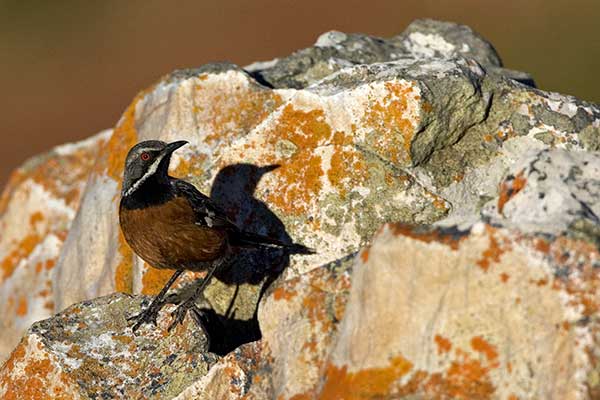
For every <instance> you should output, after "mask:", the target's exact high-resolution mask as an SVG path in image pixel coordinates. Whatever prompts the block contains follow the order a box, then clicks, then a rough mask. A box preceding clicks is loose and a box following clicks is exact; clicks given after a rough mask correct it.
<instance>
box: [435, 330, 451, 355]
mask: <svg viewBox="0 0 600 400" xmlns="http://www.w3.org/2000/svg"><path fill="white" fill-rule="evenodd" d="M433 340H435V344H436V345H437V351H438V354H443V353H448V352H450V350H451V349H452V342H450V340H449V339H447V338H445V337H443V336H441V335H435V336H434V338H433Z"/></svg>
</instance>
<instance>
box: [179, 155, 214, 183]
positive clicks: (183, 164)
mask: <svg viewBox="0 0 600 400" xmlns="http://www.w3.org/2000/svg"><path fill="white" fill-rule="evenodd" d="M206 157H207V156H206V154H203V153H199V154H195V155H193V156H191V157H190V158H183V157H182V158H180V159H179V163H178V164H177V167H176V168H175V169H174V170H173V171H171V174H172V175H173V176H176V177H178V178H182V179H185V178H189V177H198V176H202V174H203V173H204V169H203V168H202V163H203V162H204V160H206Z"/></svg>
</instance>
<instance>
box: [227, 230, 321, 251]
mask: <svg viewBox="0 0 600 400" xmlns="http://www.w3.org/2000/svg"><path fill="white" fill-rule="evenodd" d="M232 236H233V238H232V243H231V244H232V245H234V246H238V247H277V248H281V249H285V250H288V251H289V252H291V253H294V254H315V251H314V250H313V249H311V248H309V247H306V246H304V245H301V244H298V243H284V242H282V241H280V240H277V239H273V238H271V237H268V236H263V235H259V234H256V233H251V232H239V233H237V234H235V235H232Z"/></svg>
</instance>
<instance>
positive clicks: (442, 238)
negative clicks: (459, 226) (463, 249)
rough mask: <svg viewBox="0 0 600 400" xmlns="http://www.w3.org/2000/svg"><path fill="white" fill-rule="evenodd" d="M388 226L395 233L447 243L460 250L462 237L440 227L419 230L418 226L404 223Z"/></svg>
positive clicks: (428, 241) (426, 241) (422, 239)
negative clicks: (446, 232)
mask: <svg viewBox="0 0 600 400" xmlns="http://www.w3.org/2000/svg"><path fill="white" fill-rule="evenodd" d="M387 226H389V227H390V229H391V230H392V233H393V234H394V235H397V236H399V235H402V236H406V237H409V238H412V239H416V240H419V241H421V242H425V243H431V242H436V243H441V244H445V245H447V246H449V247H450V248H451V249H452V250H458V245H459V243H460V240H461V238H457V237H455V236H454V235H452V234H445V233H444V232H443V231H441V230H438V229H433V230H427V231H419V229H417V227H415V226H413V225H408V224H403V223H393V224H387Z"/></svg>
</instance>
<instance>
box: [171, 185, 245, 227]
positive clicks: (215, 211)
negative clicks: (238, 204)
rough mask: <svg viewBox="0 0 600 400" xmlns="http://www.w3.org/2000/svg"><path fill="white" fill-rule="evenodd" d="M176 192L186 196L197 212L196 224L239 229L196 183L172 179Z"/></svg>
mask: <svg viewBox="0 0 600 400" xmlns="http://www.w3.org/2000/svg"><path fill="white" fill-rule="evenodd" d="M171 184H172V185H173V187H174V189H175V193H177V194H178V195H181V196H184V197H185V198H186V199H187V200H188V201H189V203H190V205H191V206H192V209H193V210H194V212H195V213H196V224H198V225H202V226H207V227H209V228H227V229H232V230H236V231H237V230H238V227H237V226H236V225H235V224H234V223H233V222H232V221H231V220H230V219H229V218H227V214H226V213H225V212H224V211H223V210H222V209H221V208H220V207H219V206H217V205H216V204H215V202H214V201H212V200H211V199H210V197H208V196H206V195H204V194H203V193H201V192H200V191H199V190H198V189H196V187H195V186H194V185H192V184H191V183H188V182H186V181H182V180H180V179H172V180H171Z"/></svg>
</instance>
